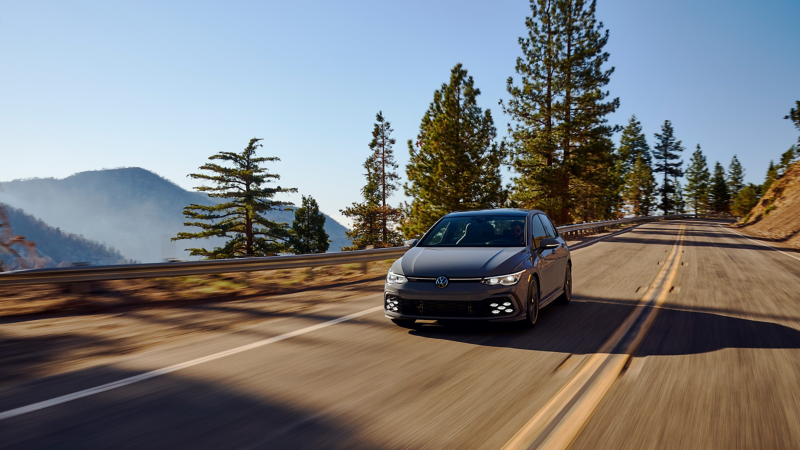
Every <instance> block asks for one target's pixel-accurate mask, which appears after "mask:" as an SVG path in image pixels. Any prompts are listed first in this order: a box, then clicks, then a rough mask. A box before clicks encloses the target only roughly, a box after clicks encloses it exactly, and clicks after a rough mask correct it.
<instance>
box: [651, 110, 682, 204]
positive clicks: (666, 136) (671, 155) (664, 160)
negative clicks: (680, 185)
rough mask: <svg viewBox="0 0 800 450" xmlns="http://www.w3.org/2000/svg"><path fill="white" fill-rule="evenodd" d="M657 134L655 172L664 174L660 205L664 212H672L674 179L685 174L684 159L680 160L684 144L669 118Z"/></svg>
mask: <svg viewBox="0 0 800 450" xmlns="http://www.w3.org/2000/svg"><path fill="white" fill-rule="evenodd" d="M655 136H656V140H657V141H658V143H657V144H656V145H655V147H654V148H655V151H654V154H655V155H654V156H655V159H656V161H657V162H656V166H655V170H653V172H655V173H663V174H664V184H662V185H661V188H660V189H659V193H660V194H661V203H660V204H659V205H658V207H659V208H660V209H661V210H662V211H664V214H671V213H673V212H674V211H675V204H674V203H673V199H674V198H675V197H674V195H675V183H674V182H673V180H672V179H674V178H677V177H680V176H683V172H682V171H681V166H682V165H683V161H682V160H679V158H680V152H682V151H683V145H681V141H678V140H676V139H675V130H674V129H673V128H672V122H670V121H669V120H665V121H664V125H662V126H661V134H658V133H656V135H655Z"/></svg>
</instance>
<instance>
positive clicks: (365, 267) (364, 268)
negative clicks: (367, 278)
mask: <svg viewBox="0 0 800 450" xmlns="http://www.w3.org/2000/svg"><path fill="white" fill-rule="evenodd" d="M374 249H375V246H374V245H367V246H366V247H364V250H374ZM361 271H362V272H363V273H364V275H366V274H367V272H369V263H368V262H367V261H364V262H362V263H361Z"/></svg>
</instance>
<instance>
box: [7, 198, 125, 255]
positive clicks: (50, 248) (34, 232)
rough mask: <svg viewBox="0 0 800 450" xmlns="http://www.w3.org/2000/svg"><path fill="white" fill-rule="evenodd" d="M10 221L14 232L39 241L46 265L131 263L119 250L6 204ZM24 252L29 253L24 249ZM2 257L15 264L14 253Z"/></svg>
mask: <svg viewBox="0 0 800 450" xmlns="http://www.w3.org/2000/svg"><path fill="white" fill-rule="evenodd" d="M5 209H6V212H7V213H8V220H9V221H10V222H11V229H12V231H13V232H14V235H17V236H23V237H25V239H26V240H28V241H32V242H35V243H36V250H37V253H38V255H39V257H40V258H41V259H40V261H39V262H40V263H41V265H42V266H43V267H56V266H66V265H71V264H72V263H77V262H81V263H88V264H89V265H93V266H96V265H109V264H124V263H126V262H128V261H127V260H126V259H125V258H124V257H123V256H122V255H121V254H120V253H119V252H118V251H116V250H115V249H113V248H108V247H106V246H104V245H102V244H100V243H97V242H94V241H91V240H88V239H86V238H84V237H83V236H78V235H76V234H72V233H65V232H63V231H61V230H60V229H59V228H54V227H51V226H50V225H48V224H46V223H44V222H43V221H42V220H40V219H37V218H36V217H34V216H31V215H30V214H26V213H25V212H24V211H23V210H21V209H17V208H12V207H9V206H6V207H5ZM21 251H22V253H26V252H25V251H24V250H21ZM0 260H4V261H5V263H6V265H8V266H10V267H15V265H16V264H15V262H14V261H13V257H11V255H4V254H0Z"/></svg>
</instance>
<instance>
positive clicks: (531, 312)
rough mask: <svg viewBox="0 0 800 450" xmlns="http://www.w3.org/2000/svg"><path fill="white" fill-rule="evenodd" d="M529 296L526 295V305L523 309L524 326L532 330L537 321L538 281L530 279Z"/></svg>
mask: <svg viewBox="0 0 800 450" xmlns="http://www.w3.org/2000/svg"><path fill="white" fill-rule="evenodd" d="M529 289H530V294H528V304H527V306H526V307H525V316H526V318H525V319H526V320H525V325H526V326H527V327H528V328H533V326H534V325H536V321H537V320H539V280H537V279H536V278H531V286H530V288H529Z"/></svg>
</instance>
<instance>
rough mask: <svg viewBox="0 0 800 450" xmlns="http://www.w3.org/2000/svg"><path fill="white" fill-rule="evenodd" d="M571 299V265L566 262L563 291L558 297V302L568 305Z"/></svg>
mask: <svg viewBox="0 0 800 450" xmlns="http://www.w3.org/2000/svg"><path fill="white" fill-rule="evenodd" d="M570 300H572V266H570V265H569V264H567V273H566V274H565V275H564V292H563V293H562V294H561V295H560V296H559V297H558V303H560V304H562V305H568V304H569V301H570Z"/></svg>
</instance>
